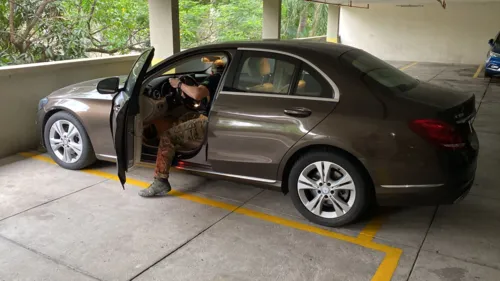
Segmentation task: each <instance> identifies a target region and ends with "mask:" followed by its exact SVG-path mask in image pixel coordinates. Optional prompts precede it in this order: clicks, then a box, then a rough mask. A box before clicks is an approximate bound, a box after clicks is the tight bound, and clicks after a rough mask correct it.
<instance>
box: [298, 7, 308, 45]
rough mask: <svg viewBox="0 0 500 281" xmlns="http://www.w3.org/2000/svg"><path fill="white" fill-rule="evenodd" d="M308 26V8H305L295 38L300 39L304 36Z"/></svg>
mask: <svg viewBox="0 0 500 281" xmlns="http://www.w3.org/2000/svg"><path fill="white" fill-rule="evenodd" d="M306 24H307V6H305V7H304V9H303V10H302V12H301V13H300V19H299V27H298V28H297V35H296V36H295V38H300V37H301V36H302V33H303V32H304V29H305V28H306Z"/></svg>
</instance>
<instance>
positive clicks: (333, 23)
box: [326, 4, 340, 43]
mask: <svg viewBox="0 0 500 281" xmlns="http://www.w3.org/2000/svg"><path fill="white" fill-rule="evenodd" d="M339 22H340V6H338V5H332V4H328V25H327V27H326V40H327V41H328V42H333V43H339Z"/></svg>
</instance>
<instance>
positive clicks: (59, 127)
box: [44, 111, 96, 170]
mask: <svg viewBox="0 0 500 281" xmlns="http://www.w3.org/2000/svg"><path fill="white" fill-rule="evenodd" d="M44 138H45V146H46V147H47V151H48V152H49V154H50V156H51V157H52V159H54V161H55V162H56V163H57V164H59V165H60V166H61V167H63V168H66V169H70V170H80V169H83V168H85V167H87V166H89V165H91V164H93V163H94V162H95V161H96V157H95V153H94V149H93V148H92V144H91V143H90V139H89V137H88V135H87V132H86V131H85V128H84V127H83V125H82V124H81V123H80V121H78V119H76V118H75V117H74V116H73V115H71V114H69V113H68V112H64V111H61V112H57V113H56V114H54V115H52V116H51V117H50V118H49V120H47V123H46V124H45V129H44Z"/></svg>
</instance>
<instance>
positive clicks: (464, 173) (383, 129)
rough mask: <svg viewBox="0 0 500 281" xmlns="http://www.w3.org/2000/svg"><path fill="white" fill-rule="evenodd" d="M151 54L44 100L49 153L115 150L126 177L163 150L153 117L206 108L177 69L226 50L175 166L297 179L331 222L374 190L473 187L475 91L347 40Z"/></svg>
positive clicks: (346, 218)
mask: <svg viewBox="0 0 500 281" xmlns="http://www.w3.org/2000/svg"><path fill="white" fill-rule="evenodd" d="M153 56H154V49H151V50H148V51H146V52H145V53H143V54H142V55H141V56H140V57H139V58H138V60H137V62H136V63H135V65H134V66H133V67H132V71H131V72H130V74H129V76H128V77H122V78H121V79H119V78H118V77H112V78H107V79H102V80H93V81H89V82H83V83H80V84H77V85H72V86H68V87H66V88H63V89H60V90H58V91H55V92H54V93H52V94H50V95H49V96H48V97H46V98H44V99H42V100H41V101H40V104H39V107H38V121H37V122H38V129H39V130H40V132H39V134H40V136H41V139H42V140H43V145H44V146H45V147H46V148H47V150H48V152H49V153H50V155H51V156H52V158H53V159H54V161H56V162H57V163H58V164H59V165H61V166H62V167H64V168H68V169H82V168H84V167H86V166H88V165H90V164H92V163H93V162H94V161H95V160H96V159H101V160H109V161H116V162H117V165H118V175H119V178H120V180H121V182H122V184H123V183H125V181H126V171H127V170H128V169H129V168H131V167H133V166H134V165H135V164H137V163H139V162H151V163H154V161H155V160H156V149H157V147H156V145H157V144H155V143H154V142H147V141H145V138H144V136H145V135H151V134H153V135H154V128H151V126H149V125H148V123H149V122H150V121H151V120H153V119H155V118H158V117H162V116H163V115H164V114H165V113H166V112H174V111H176V110H179V109H180V110H191V111H197V110H199V108H201V107H200V106H199V104H197V103H196V102H195V101H193V100H189V99H188V100H186V99H183V98H182V93H179V91H178V90H177V89H173V88H172V87H171V86H170V83H169V82H168V79H169V78H170V77H181V79H184V81H185V83H190V84H192V85H196V84H197V83H199V82H200V81H202V80H203V79H205V78H206V77H207V76H208V75H210V69H211V63H212V62H214V61H216V60H223V61H224V62H225V63H226V68H225V70H224V72H223V74H222V79H221V84H220V85H219V87H218V89H217V91H216V95H215V98H214V100H213V103H212V106H211V108H210V109H209V114H208V118H209V122H208V126H207V128H206V137H205V139H202V140H200V141H197V142H191V143H189V144H188V145H187V146H186V147H182V148H179V149H178V150H177V152H178V154H177V162H176V163H175V166H176V167H177V168H178V169H184V170H188V171H192V172H196V173H198V174H202V175H205V176H217V177H223V178H225V179H234V180H239V181H244V182H246V183H250V184H261V185H265V186H268V187H270V188H273V189H277V190H281V191H282V192H284V193H290V195H291V200H292V201H293V203H294V205H295V207H296V208H297V209H298V210H299V211H300V213H302V215H304V216H305V217H306V218H307V219H309V220H311V221H313V222H315V223H318V224H322V225H326V226H341V225H345V224H348V223H351V222H353V221H355V220H357V219H358V218H360V217H361V216H362V215H363V213H364V212H365V211H366V210H367V208H368V207H369V206H370V205H372V204H374V203H378V204H379V205H399V206H401V205H434V204H452V203H455V202H457V200H459V199H461V198H463V197H464V196H465V195H466V194H467V193H468V191H469V190H470V188H471V187H472V184H473V181H474V177H475V173H476V162H477V155H478V150H479V143H478V139H477V135H476V132H475V130H474V128H473V126H472V120H473V118H474V116H475V114H476V109H475V97H474V95H471V94H465V93H460V92H457V91H454V90H451V89H446V88H441V87H438V86H435V85H431V84H428V83H425V82H422V81H419V80H417V79H415V78H413V77H411V76H409V75H407V74H405V73H404V72H402V71H400V70H398V69H397V68H394V67H393V66H391V65H389V64H388V63H386V62H384V61H382V60H380V59H378V58H376V57H374V56H372V55H370V54H369V53H367V52H364V51H362V50H359V49H356V48H353V47H349V46H345V45H341V44H330V43H319V42H316V43H315V42H297V41H294V42H287V41H277V42H270V41H263V42H234V43H223V44H222V43H221V44H214V45H207V46H202V47H197V48H193V49H189V50H186V51H184V52H181V53H178V54H175V55H174V56H172V57H169V58H167V59H166V60H164V61H161V62H159V63H158V64H156V65H154V66H151V61H152V58H153ZM154 137H156V136H154ZM150 138H151V136H150V137H146V139H150ZM153 139H154V138H153ZM151 176H153V175H151Z"/></svg>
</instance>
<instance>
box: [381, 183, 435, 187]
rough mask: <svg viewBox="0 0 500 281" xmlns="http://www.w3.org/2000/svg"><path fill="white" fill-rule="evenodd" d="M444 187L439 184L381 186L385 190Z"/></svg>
mask: <svg viewBox="0 0 500 281" xmlns="http://www.w3.org/2000/svg"><path fill="white" fill-rule="evenodd" d="M440 186H444V183H438V184H403V185H381V187H383V188H428V187H440Z"/></svg>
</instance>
